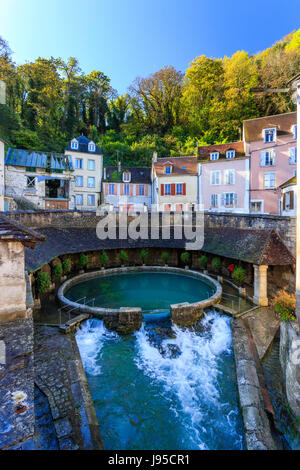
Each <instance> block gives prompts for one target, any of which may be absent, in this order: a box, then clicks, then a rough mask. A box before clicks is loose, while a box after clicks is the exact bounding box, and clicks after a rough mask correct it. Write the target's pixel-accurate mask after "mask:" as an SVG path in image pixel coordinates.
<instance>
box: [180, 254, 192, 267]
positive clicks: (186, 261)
mask: <svg viewBox="0 0 300 470" xmlns="http://www.w3.org/2000/svg"><path fill="white" fill-rule="evenodd" d="M190 258H191V255H190V253H188V252H187V251H184V252H183V253H181V256H180V259H181V261H182V262H183V263H184V264H189V261H190Z"/></svg>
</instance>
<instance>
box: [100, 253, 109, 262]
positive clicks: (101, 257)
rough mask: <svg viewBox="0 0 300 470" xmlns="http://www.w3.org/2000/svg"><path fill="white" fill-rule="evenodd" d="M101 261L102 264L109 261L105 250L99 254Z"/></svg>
mask: <svg viewBox="0 0 300 470" xmlns="http://www.w3.org/2000/svg"><path fill="white" fill-rule="evenodd" d="M99 261H100V266H106V264H107V263H108V255H107V253H105V251H103V252H102V253H101V255H100V256H99Z"/></svg>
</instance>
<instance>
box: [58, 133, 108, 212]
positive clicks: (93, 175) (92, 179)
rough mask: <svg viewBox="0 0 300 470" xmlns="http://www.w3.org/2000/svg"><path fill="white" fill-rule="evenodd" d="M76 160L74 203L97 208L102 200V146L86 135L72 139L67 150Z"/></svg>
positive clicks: (80, 206) (80, 207)
mask: <svg viewBox="0 0 300 470" xmlns="http://www.w3.org/2000/svg"><path fill="white" fill-rule="evenodd" d="M65 154H66V155H71V157H72V158H73V161H74V176H75V186H74V194H75V201H74V205H75V207H76V208H77V209H91V210H96V209H97V207H98V206H99V205H100V202H101V186H102V172H103V154H102V152H101V150H100V147H98V145H96V144H95V143H94V142H93V141H91V140H89V139H88V138H87V137H85V136H84V135H81V136H80V137H77V138H76V139H75V138H74V139H72V140H71V141H70V142H69V143H68V146H67V148H66V150H65Z"/></svg>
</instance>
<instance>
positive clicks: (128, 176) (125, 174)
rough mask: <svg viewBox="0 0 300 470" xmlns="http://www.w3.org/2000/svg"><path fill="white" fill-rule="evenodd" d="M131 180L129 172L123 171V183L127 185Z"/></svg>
mask: <svg viewBox="0 0 300 470" xmlns="http://www.w3.org/2000/svg"><path fill="white" fill-rule="evenodd" d="M130 180H131V173H130V171H124V173H123V181H124V183H129V182H130Z"/></svg>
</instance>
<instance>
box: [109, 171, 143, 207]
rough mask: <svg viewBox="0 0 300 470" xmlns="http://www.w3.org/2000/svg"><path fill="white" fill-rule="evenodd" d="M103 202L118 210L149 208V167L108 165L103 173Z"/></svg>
mask: <svg viewBox="0 0 300 470" xmlns="http://www.w3.org/2000/svg"><path fill="white" fill-rule="evenodd" d="M103 202H104V204H108V205H110V206H111V207H112V208H114V209H115V210H118V211H120V212H122V211H128V210H135V211H140V210H142V211H144V210H150V209H151V202H152V187H151V168H144V167H124V168H121V165H120V163H119V165H118V166H108V167H106V168H104V175H103Z"/></svg>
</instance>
